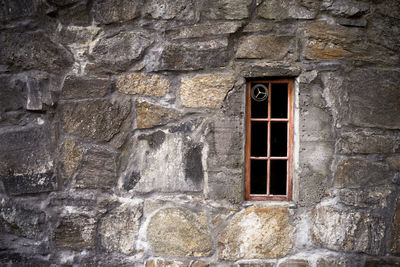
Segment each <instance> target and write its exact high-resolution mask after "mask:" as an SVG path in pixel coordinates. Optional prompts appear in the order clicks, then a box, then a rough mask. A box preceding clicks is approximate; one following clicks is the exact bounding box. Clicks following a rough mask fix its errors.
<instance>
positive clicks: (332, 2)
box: [321, 0, 369, 17]
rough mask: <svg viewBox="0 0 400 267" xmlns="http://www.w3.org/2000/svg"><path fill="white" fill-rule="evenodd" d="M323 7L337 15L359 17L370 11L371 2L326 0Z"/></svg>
mask: <svg viewBox="0 0 400 267" xmlns="http://www.w3.org/2000/svg"><path fill="white" fill-rule="evenodd" d="M321 9H322V10H327V11H329V12H330V13H332V14H333V15H335V16H343V17H358V16H361V15H363V14H365V13H366V12H368V10H369V3H368V2H363V1H355V0H350V1H349V0H324V1H322V4H321Z"/></svg>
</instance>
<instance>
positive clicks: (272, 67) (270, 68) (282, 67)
mask: <svg viewBox="0 0 400 267" xmlns="http://www.w3.org/2000/svg"><path fill="white" fill-rule="evenodd" d="M234 66H235V69H236V70H237V71H238V72H239V73H240V74H241V75H243V76H244V77H268V76H269V77H273V76H279V75H284V76H299V75H300V74H301V70H300V69H299V68H298V67H296V66H292V65H291V64H284V63H281V62H273V63H271V62H262V61H261V62H258V61H257V62H252V63H249V62H235V63H234Z"/></svg>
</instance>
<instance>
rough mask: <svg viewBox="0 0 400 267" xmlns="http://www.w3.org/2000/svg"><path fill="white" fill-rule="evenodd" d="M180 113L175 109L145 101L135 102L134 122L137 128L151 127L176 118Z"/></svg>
mask: <svg viewBox="0 0 400 267" xmlns="http://www.w3.org/2000/svg"><path fill="white" fill-rule="evenodd" d="M181 116H182V115H181V114H180V112H178V111H177V110H175V109H171V108H165V107H163V106H159V105H155V104H151V103H148V102H145V101H137V102H136V124H137V127H138V128H152V127H154V126H159V125H164V124H167V123H168V122H171V121H174V120H177V119H179V118H180V117H181Z"/></svg>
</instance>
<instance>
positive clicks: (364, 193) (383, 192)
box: [337, 185, 394, 209]
mask: <svg viewBox="0 0 400 267" xmlns="http://www.w3.org/2000/svg"><path fill="white" fill-rule="evenodd" d="M393 192H394V191H393V188H392V186H391V185H387V186H380V187H372V188H367V189H366V188H363V189H347V188H343V189H341V190H340V191H338V193H337V195H338V197H339V202H341V203H343V204H345V205H348V206H354V207H360V208H378V209H385V208H387V207H388V204H389V203H390V197H391V196H392V194H393Z"/></svg>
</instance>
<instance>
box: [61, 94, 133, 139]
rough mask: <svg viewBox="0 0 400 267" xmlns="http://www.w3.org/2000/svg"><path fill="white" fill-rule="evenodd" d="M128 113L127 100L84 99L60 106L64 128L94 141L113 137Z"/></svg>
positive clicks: (70, 132) (128, 103)
mask: <svg viewBox="0 0 400 267" xmlns="http://www.w3.org/2000/svg"><path fill="white" fill-rule="evenodd" d="M129 113H130V101H129V100H127V101H120V102H117V101H113V102H110V101H109V100H86V101H81V102H68V103H64V104H63V105H62V107H61V119H62V122H63V128H64V130H65V131H66V132H67V133H69V134H74V135H76V136H79V137H82V138H89V139H92V140H95V141H110V140H111V139H113V138H114V137H115V136H116V135H117V134H118V133H119V132H120V130H121V127H122V126H123V123H124V120H125V119H126V118H127V116H128V115H129Z"/></svg>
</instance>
